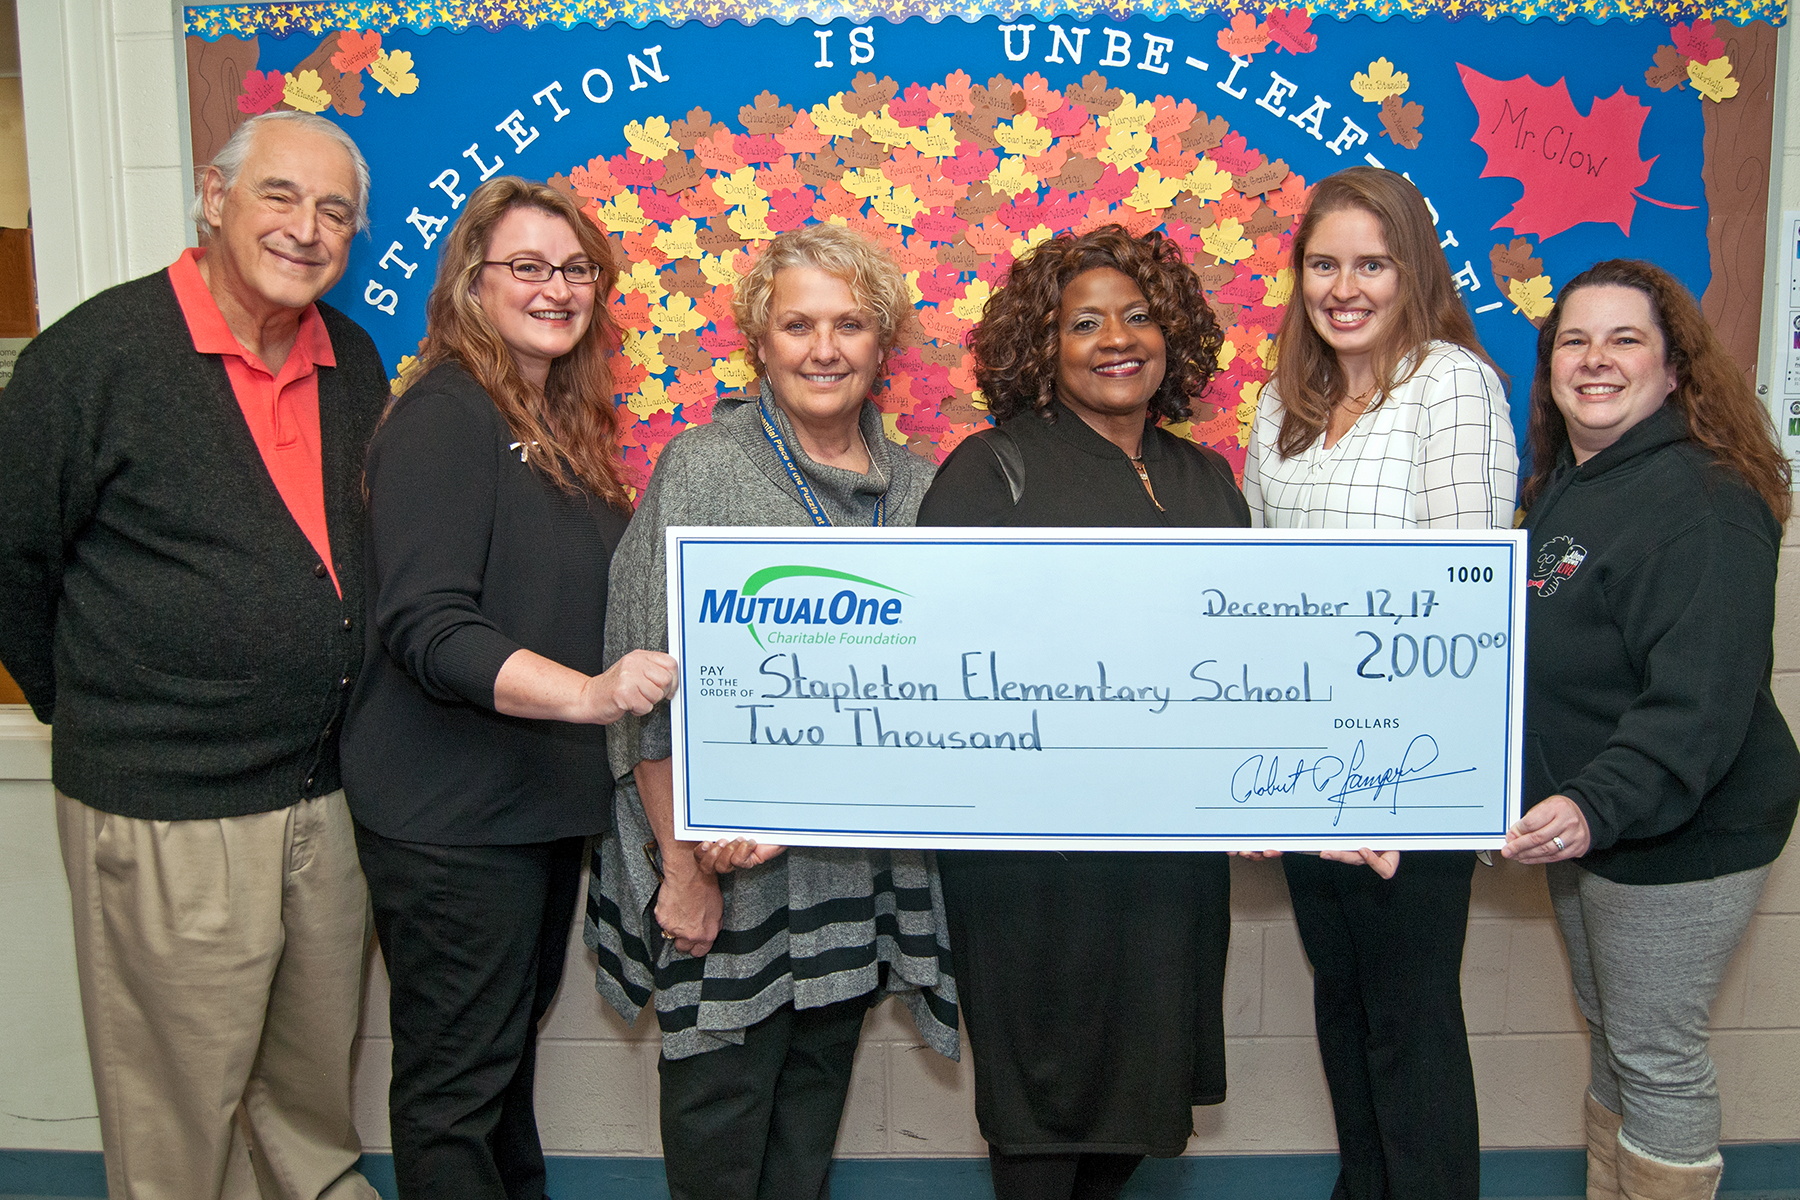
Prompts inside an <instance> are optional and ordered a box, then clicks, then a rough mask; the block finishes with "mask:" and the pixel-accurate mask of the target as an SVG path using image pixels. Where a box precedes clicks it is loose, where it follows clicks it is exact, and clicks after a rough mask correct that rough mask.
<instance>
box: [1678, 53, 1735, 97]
mask: <svg viewBox="0 0 1800 1200" xmlns="http://www.w3.org/2000/svg"><path fill="white" fill-rule="evenodd" d="M1687 75H1688V82H1690V83H1692V84H1693V85H1694V90H1695V91H1697V92H1699V93H1700V94H1701V95H1702V96H1705V97H1706V98H1707V99H1708V100H1711V101H1712V102H1713V103H1714V104H1717V103H1718V102H1719V101H1721V100H1729V99H1731V98H1732V97H1733V96H1735V95H1737V94H1738V81H1737V80H1735V79H1733V78H1732V77H1731V60H1730V59H1729V58H1722V57H1721V58H1715V59H1713V60H1712V61H1711V62H1709V63H1701V62H1696V61H1693V60H1690V61H1689V62H1688V68H1687Z"/></svg>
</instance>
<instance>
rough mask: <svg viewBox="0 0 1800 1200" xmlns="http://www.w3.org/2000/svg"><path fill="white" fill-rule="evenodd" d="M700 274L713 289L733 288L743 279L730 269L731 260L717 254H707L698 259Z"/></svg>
mask: <svg viewBox="0 0 1800 1200" xmlns="http://www.w3.org/2000/svg"><path fill="white" fill-rule="evenodd" d="M700 273H701V274H702V275H704V276H706V282H708V283H710V284H712V285H713V286H714V287H735V286H736V285H737V282H738V280H740V279H742V278H743V276H741V275H739V274H738V273H737V272H736V271H734V270H732V269H731V260H729V259H726V258H721V257H719V256H718V255H717V254H708V255H705V256H703V257H702V258H701V259H700Z"/></svg>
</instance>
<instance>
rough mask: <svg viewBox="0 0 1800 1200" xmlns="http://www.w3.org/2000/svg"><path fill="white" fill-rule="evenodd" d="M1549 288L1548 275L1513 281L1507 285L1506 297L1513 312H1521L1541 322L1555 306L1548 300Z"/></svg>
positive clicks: (1552, 301) (1553, 302)
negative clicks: (1510, 303)
mask: <svg viewBox="0 0 1800 1200" xmlns="http://www.w3.org/2000/svg"><path fill="white" fill-rule="evenodd" d="M1551 286H1552V285H1551V282H1550V277H1549V276H1548V275H1538V276H1535V277H1534V278H1531V279H1515V280H1513V281H1512V283H1511V284H1510V285H1508V287H1507V289H1506V297H1507V299H1509V300H1511V301H1512V302H1513V311H1514V312H1522V313H1524V314H1525V315H1526V316H1527V317H1529V318H1531V319H1533V320H1537V321H1541V320H1543V319H1544V318H1545V317H1547V316H1549V315H1550V309H1551V308H1552V306H1554V304H1555V301H1554V300H1552V299H1551V298H1550V289H1551Z"/></svg>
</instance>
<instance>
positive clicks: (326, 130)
mask: <svg viewBox="0 0 1800 1200" xmlns="http://www.w3.org/2000/svg"><path fill="white" fill-rule="evenodd" d="M277 122H279V123H281V124H293V125H297V126H299V127H300V128H301V129H304V130H306V131H307V132H308V133H316V134H318V135H319V136H320V137H328V138H330V139H331V140H332V141H334V142H336V143H337V144H338V145H340V146H342V147H343V148H344V152H345V153H347V154H348V155H349V156H350V161H351V162H352V163H353V164H355V167H356V230H357V232H358V233H361V232H362V231H363V230H365V229H367V228H368V227H369V161H368V159H366V158H364V157H363V152H362V150H360V149H359V148H358V147H357V145H356V142H355V141H354V140H353V139H352V138H351V137H350V135H349V134H347V133H345V132H344V131H343V130H342V129H340V128H338V126H337V124H336V123H335V122H332V121H328V120H326V119H325V118H324V117H320V116H315V115H313V114H312V113H304V112H288V111H286V110H283V111H281V112H268V113H262V114H261V115H259V116H254V117H251V118H250V119H249V120H248V121H245V122H244V123H243V124H242V125H239V126H238V127H237V129H236V130H235V131H234V132H233V133H232V135H231V138H230V140H229V141H227V142H226V143H225V144H224V145H223V146H221V147H220V148H219V152H218V153H217V154H215V155H213V160H212V163H211V164H210V165H209V166H205V167H201V168H200V169H199V171H197V172H195V175H196V178H195V181H194V199H193V202H192V203H191V204H189V205H188V216H189V217H191V218H193V222H194V227H195V228H197V229H198V230H199V231H200V233H201V235H202V236H204V235H206V234H208V233H210V232H212V226H211V225H209V224H207V221H206V173H207V172H208V171H215V170H216V171H217V172H218V173H219V175H220V177H221V178H223V179H224V181H225V186H226V187H230V186H231V185H232V184H234V183H236V182H237V178H238V175H239V173H240V172H242V171H243V169H244V160H245V159H246V158H248V157H250V144H251V142H252V141H254V140H255V138H256V131H257V130H259V129H265V128H267V127H268V126H269V125H271V124H274V123H277Z"/></svg>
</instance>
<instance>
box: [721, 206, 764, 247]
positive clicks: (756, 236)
mask: <svg viewBox="0 0 1800 1200" xmlns="http://www.w3.org/2000/svg"><path fill="white" fill-rule="evenodd" d="M725 223H726V224H727V225H729V226H731V230H732V232H733V233H735V234H737V235H738V236H739V237H741V238H743V239H745V240H746V241H752V242H766V241H769V240H770V239H771V238H773V237H774V236H775V231H774V230H773V229H770V228H769V202H768V201H767V200H752V201H750V203H748V204H742V205H739V206H738V209H737V211H736V212H734V213H732V214H731V215H730V216H729V217H727V218H725Z"/></svg>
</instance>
